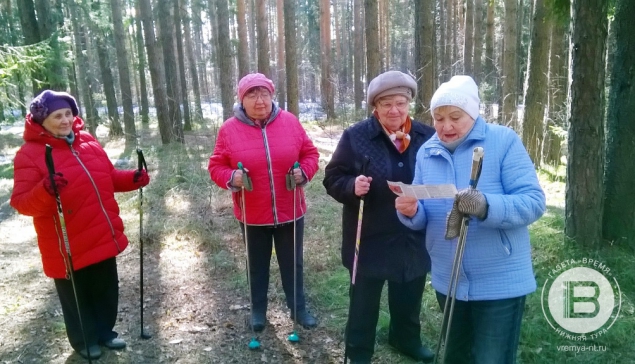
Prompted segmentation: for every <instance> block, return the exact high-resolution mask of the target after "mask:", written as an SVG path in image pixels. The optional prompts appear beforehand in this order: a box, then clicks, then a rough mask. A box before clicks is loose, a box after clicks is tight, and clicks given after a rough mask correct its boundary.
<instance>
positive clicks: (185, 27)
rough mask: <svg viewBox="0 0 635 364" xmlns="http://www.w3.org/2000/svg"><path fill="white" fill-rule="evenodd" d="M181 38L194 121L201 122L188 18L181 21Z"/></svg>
mask: <svg viewBox="0 0 635 364" xmlns="http://www.w3.org/2000/svg"><path fill="white" fill-rule="evenodd" d="M187 8H188V7H187V0H186V1H184V2H183V8H182V9H181V11H182V13H183V14H187V10H186V9H187ZM183 31H184V34H183V37H184V38H185V52H186V54H187V65H188V67H187V69H188V71H189V72H190V82H191V84H192V91H193V92H194V120H195V121H196V122H199V123H200V122H202V121H203V108H202V106H201V86H200V85H199V83H198V70H197V69H196V56H195V55H194V47H193V46H192V31H191V27H190V18H189V17H187V19H185V21H183Z"/></svg>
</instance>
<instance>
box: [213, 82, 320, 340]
mask: <svg viewBox="0 0 635 364" xmlns="http://www.w3.org/2000/svg"><path fill="white" fill-rule="evenodd" d="M273 92H274V85H273V82H272V81H271V80H270V79H268V78H267V77H266V76H265V75H263V74H260V73H253V74H248V75H246V76H245V77H243V78H242V79H241V80H240V82H239V83H238V100H239V101H240V103H239V104H237V105H236V106H235V107H234V116H233V117H231V118H229V119H227V120H226V121H225V122H224V123H223V125H222V126H221V127H220V130H219V131H218V137H217V138H216V146H215V147H214V153H213V154H212V156H211V157H210V160H209V167H208V169H209V173H210V176H211V178H212V180H213V181H214V182H215V183H216V184H217V185H218V186H220V187H222V188H225V189H231V190H232V192H233V194H232V198H233V201H234V215H235V216H236V218H237V219H238V221H239V222H240V224H241V227H243V228H244V225H243V224H246V225H247V229H246V231H247V238H248V239H247V242H248V244H247V251H248V257H249V275H250V277H249V279H250V282H251V303H252V307H251V326H252V328H253V330H254V331H262V330H263V329H264V327H265V323H266V313H267V288H268V287H269V262H270V260H271V252H272V242H273V243H275V249H276V257H277V259H278V266H279V267H280V275H281V278H282V287H283V289H284V293H285V295H286V301H287V307H289V309H290V310H291V318H292V319H295V320H296V322H298V323H299V324H300V325H302V326H304V327H306V328H311V327H314V326H316V320H315V318H314V317H313V316H312V315H311V314H310V313H309V312H308V311H307V309H306V303H305V299H304V285H303V279H302V277H303V272H302V271H303V258H302V256H303V253H302V250H303V249H302V247H303V236H304V214H305V213H306V203H305V200H304V191H303V189H302V188H301V187H302V186H303V185H304V184H306V183H307V182H309V181H310V180H311V178H313V176H314V175H315V173H316V172H317V170H318V158H319V153H318V151H317V148H316V147H315V146H314V145H313V143H312V142H311V140H310V139H309V137H308V136H307V134H306V132H305V130H304V128H303V127H302V125H301V124H300V122H299V121H298V119H297V118H296V117H295V116H294V115H293V114H291V113H289V112H287V111H285V110H282V109H280V108H279V107H278V105H276V103H275V102H273V101H272V97H273ZM239 162H241V163H242V165H243V166H244V170H245V172H247V174H248V175H249V177H250V178H251V180H252V186H253V190H251V191H245V194H244V196H245V201H244V205H243V201H241V193H240V191H241V188H242V187H243V182H242V176H243V170H242V169H240V168H238V163H239ZM296 162H297V163H298V164H296ZM288 174H292V175H293V178H294V180H295V182H296V185H297V186H299V188H295V189H291V190H289V189H288V188H287V186H286V178H287V175H288ZM294 194H295V198H294ZM294 201H296V202H297V203H295V204H294ZM242 206H244V208H245V211H244V214H245V215H244V216H245V217H246V221H245V220H243V211H242V210H241V209H242ZM294 208H295V213H294V211H293V209H294ZM294 217H295V218H296V236H295V239H294V236H293V230H294V227H293V219H294ZM294 240H295V242H296V249H295V251H296V256H295V259H294V255H293V253H294V246H293V244H294ZM294 261H295V268H296V269H295V271H296V277H295V278H296V287H295V289H296V290H297V293H296V294H295V295H294V293H295V292H294V277H293V272H294V269H293V268H294ZM294 296H295V300H296V302H294ZM294 309H295V312H294Z"/></svg>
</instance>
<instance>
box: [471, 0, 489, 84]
mask: <svg viewBox="0 0 635 364" xmlns="http://www.w3.org/2000/svg"><path fill="white" fill-rule="evenodd" d="M485 19H486V13H485V8H484V7H483V0H474V58H473V60H472V62H473V64H472V68H473V70H474V71H473V74H474V81H476V84H477V85H480V84H481V81H483V38H484V36H483V32H484V30H485V27H484V25H485V23H484V22H483V20H485Z"/></svg>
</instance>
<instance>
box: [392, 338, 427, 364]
mask: <svg viewBox="0 0 635 364" xmlns="http://www.w3.org/2000/svg"><path fill="white" fill-rule="evenodd" d="M388 345H390V346H392V347H393V348H394V349H396V350H397V351H399V352H400V353H402V354H404V355H406V356H409V357H411V358H412V359H414V360H417V361H422V362H424V363H430V362H432V360H433V359H434V353H433V352H432V351H431V350H430V349H428V348H427V347H425V346H424V345H421V346H419V347H414V348H405V347H403V346H401V345H399V343H397V342H396V341H394V340H388Z"/></svg>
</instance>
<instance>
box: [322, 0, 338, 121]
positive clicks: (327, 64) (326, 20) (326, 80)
mask: <svg viewBox="0 0 635 364" xmlns="http://www.w3.org/2000/svg"><path fill="white" fill-rule="evenodd" d="M320 51H321V52H320V70H321V72H320V90H321V91H322V92H321V99H322V108H323V109H324V111H326V117H327V119H335V105H334V104H335V98H334V95H333V84H332V82H331V3H330V1H329V0H320Z"/></svg>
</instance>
